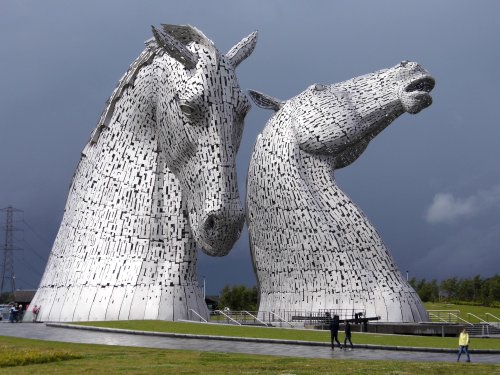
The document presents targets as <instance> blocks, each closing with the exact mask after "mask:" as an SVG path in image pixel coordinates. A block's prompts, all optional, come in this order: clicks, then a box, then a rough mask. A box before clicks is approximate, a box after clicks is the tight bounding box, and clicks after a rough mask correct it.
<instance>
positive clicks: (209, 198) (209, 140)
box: [153, 25, 257, 256]
mask: <svg viewBox="0 0 500 375" xmlns="http://www.w3.org/2000/svg"><path fill="white" fill-rule="evenodd" d="M153 33H154V36H155V40H156V42H157V43H158V45H159V46H161V48H162V49H163V50H164V51H165V54H164V60H166V61H164V62H163V63H164V64H165V65H164V66H165V69H164V70H160V74H159V76H158V77H157V78H158V91H157V92H156V95H157V96H158V98H159V101H158V103H157V110H156V117H157V122H158V127H159V131H160V142H159V144H160V145H161V147H162V150H163V151H164V152H165V158H166V165H167V166H168V168H169V169H170V170H171V171H172V172H173V173H174V174H175V176H176V177H177V178H178V179H179V182H180V185H181V189H182V193H183V194H184V195H185V198H186V201H187V208H188V213H189V221H190V224H191V229H192V231H193V235H194V238H195V240H196V242H197V243H198V245H199V246H200V247H201V248H202V249H203V250H204V251H205V252H206V253H207V254H209V255H214V256H223V255H226V254H227V253H228V252H229V251H230V250H231V247H232V246H233V244H234V242H235V241H236V240H237V239H238V238H239V235H240V232H241V229H242V226H243V223H244V212H243V208H242V206H241V204H240V199H239V193H238V185H237V183H236V169H235V162H236V152H237V151H238V148H239V144H240V141H241V136H242V132H243V120H244V118H245V115H246V113H247V112H248V111H249V109H250V107H251V106H250V103H249V101H248V99H247V97H246V95H245V94H244V93H242V91H241V90H240V87H239V84H238V80H237V79H236V75H235V68H236V67H237V66H238V64H239V63H240V62H241V61H242V60H243V59H245V58H246V57H247V56H248V55H250V53H251V52H252V50H253V48H254V47H255V43H256V36H257V34H256V33H253V34H251V35H249V36H248V37H247V38H244V39H243V40H242V41H241V42H240V43H238V44H237V45H235V46H234V47H233V48H232V49H231V50H230V51H229V52H228V53H227V54H226V55H222V54H220V53H219V52H218V51H217V49H216V48H215V47H214V45H213V43H212V42H211V41H210V40H209V39H208V38H207V37H206V36H205V35H203V33H201V32H200V31H199V30H197V29H196V28H194V27H191V26H174V25H164V26H163V28H162V29H157V28H154V27H153ZM193 42H196V43H193ZM171 58H174V59H175V60H177V64H169V63H168V61H169V60H171ZM160 63H162V61H160ZM165 82H168V84H165Z"/></svg>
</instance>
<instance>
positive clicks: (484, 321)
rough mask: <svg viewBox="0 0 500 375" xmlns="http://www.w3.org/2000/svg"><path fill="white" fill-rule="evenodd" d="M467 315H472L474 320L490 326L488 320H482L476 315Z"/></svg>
mask: <svg viewBox="0 0 500 375" xmlns="http://www.w3.org/2000/svg"><path fill="white" fill-rule="evenodd" d="M467 315H471V316H473V317H474V318H476V319H477V320H479V321H480V322H483V323H485V324H488V322H487V321H486V320H483V319H481V318H480V317H479V316H477V315H474V314H473V313H467Z"/></svg>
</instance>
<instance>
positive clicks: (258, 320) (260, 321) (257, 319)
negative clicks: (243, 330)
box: [242, 310, 267, 326]
mask: <svg viewBox="0 0 500 375" xmlns="http://www.w3.org/2000/svg"><path fill="white" fill-rule="evenodd" d="M242 312H243V313H245V314H247V315H249V316H251V317H252V318H254V320H255V321H257V322H259V323H261V324H264V325H265V326H267V323H265V322H263V321H262V320H260V319H259V318H257V317H256V316H255V315H253V314H250V313H249V312H248V311H246V310H244V311H242Z"/></svg>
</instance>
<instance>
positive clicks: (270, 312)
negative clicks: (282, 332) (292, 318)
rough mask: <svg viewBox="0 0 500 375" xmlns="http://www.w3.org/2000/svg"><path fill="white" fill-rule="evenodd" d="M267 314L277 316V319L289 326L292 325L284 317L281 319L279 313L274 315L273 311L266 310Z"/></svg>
mask: <svg viewBox="0 0 500 375" xmlns="http://www.w3.org/2000/svg"><path fill="white" fill-rule="evenodd" d="M268 313H269V314H272V315H273V316H274V317H276V318H278V320H280V321H282V322H284V323H286V324H288V325H289V326H290V327H293V324H291V323H290V322H287V321H286V320H285V319H283V318H282V317H281V316H279V315H276V314H275V313H273V312H272V311H268Z"/></svg>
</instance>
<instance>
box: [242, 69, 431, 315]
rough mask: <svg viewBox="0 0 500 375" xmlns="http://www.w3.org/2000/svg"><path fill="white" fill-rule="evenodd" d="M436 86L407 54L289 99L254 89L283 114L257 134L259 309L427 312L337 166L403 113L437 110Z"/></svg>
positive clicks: (250, 211)
mask: <svg viewBox="0 0 500 375" xmlns="http://www.w3.org/2000/svg"><path fill="white" fill-rule="evenodd" d="M433 87H434V79H433V78H432V77H431V76H430V75H429V73H428V72H427V71H426V70H425V69H424V68H422V67H421V66H420V65H419V64H417V63H415V62H408V61H403V62H401V63H400V64H398V65H396V66H394V67H392V68H390V69H385V70H380V71H378V72H375V73H371V74H367V75H364V76H360V77H356V78H353V79H350V80H347V81H345V82H341V83H337V84H332V85H320V84H315V85H312V86H310V87H309V88H307V89H306V90H305V91H304V92H302V93H300V94H299V95H297V96H295V97H294V98H292V99H290V100H287V101H285V102H284V101H280V100H278V99H275V98H273V97H270V96H268V95H265V94H262V93H259V92H256V91H251V92H250V94H251V96H252V98H253V99H254V101H255V102H256V103H257V105H259V106H260V107H263V108H268V109H272V110H274V111H275V112H276V113H275V115H274V116H273V117H271V119H270V120H269V121H268V123H267V125H266V127H265V128H264V130H263V132H262V134H261V135H259V137H258V139H257V142H256V144H255V148H254V151H253V154H252V158H251V161H250V166H249V170H248V177H247V199H246V204H247V222H248V227H249V235H250V245H251V252H252V257H253V262H254V269H255V272H256V274H257V279H258V282H259V286H260V294H261V299H260V306H259V311H273V312H275V313H278V314H279V313H285V312H286V311H292V310H293V311H296V310H302V311H304V312H311V311H318V310H321V309H330V310H334V312H335V311H337V313H338V314H339V315H341V316H344V317H346V316H345V315H344V314H345V312H347V311H351V312H352V311H355V310H356V311H364V312H365V313H366V314H367V315H368V316H380V317H381V319H382V320H384V321H422V320H426V319H427V318H428V317H427V313H426V311H425V308H424V307H423V305H422V302H421V301H420V299H419V298H418V295H417V294H416V292H415V291H414V290H413V289H412V288H411V286H410V285H409V284H408V283H407V282H406V280H405V279H404V278H403V276H402V275H401V273H400V272H399V270H398V269H397V266H396V265H395V262H394V260H393V259H392V257H391V256H390V254H389V252H388V250H387V249H386V247H385V245H384V243H383V241H382V239H381V238H380V236H379V234H378V233H377V231H376V230H375V228H374V227H373V226H372V224H371V223H370V222H369V220H368V219H367V218H366V216H365V215H364V214H363V213H362V212H361V210H360V209H359V208H358V207H357V206H356V205H355V204H354V203H353V202H352V201H351V200H350V199H349V197H347V195H346V194H345V193H344V192H343V191H342V190H341V189H340V187H339V186H338V185H337V183H336V181H335V178H334V171H335V170H336V169H339V168H343V167H346V166H348V165H349V164H351V163H352V162H354V161H355V160H356V159H357V158H358V157H359V156H360V155H361V154H362V153H363V151H364V150H365V149H366V147H367V146H368V143H369V142H370V141H371V140H372V139H373V138H374V137H376V136H377V135H378V134H379V133H380V132H381V131H382V130H383V129H385V128H386V127H387V126H388V125H389V124H390V123H391V122H392V121H394V120H395V119H396V118H397V117H398V116H400V115H402V114H403V113H405V112H408V113H412V114H414V113H418V112H420V111H421V110H422V109H424V108H426V107H428V106H429V105H430V104H431V103H432V99H431V96H430V94H429V92H430V91H431V90H432V88H433ZM347 317H349V318H350V316H347Z"/></svg>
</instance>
